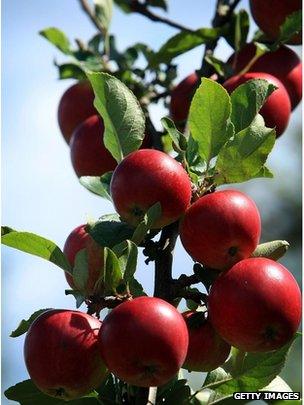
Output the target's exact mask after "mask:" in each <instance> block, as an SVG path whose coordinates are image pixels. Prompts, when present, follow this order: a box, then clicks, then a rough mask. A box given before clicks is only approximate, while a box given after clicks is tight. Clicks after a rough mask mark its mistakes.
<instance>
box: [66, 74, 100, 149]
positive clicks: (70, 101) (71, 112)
mask: <svg viewBox="0 0 304 405" xmlns="http://www.w3.org/2000/svg"><path fill="white" fill-rule="evenodd" d="M96 113H97V112H96V109H95V108H94V92H93V89H92V87H91V85H90V83H89V82H88V81H87V80H84V81H81V82H78V83H76V84H74V85H73V86H71V87H69V88H68V89H67V90H66V92H65V93H64V94H63V96H62V97H61V100H60V103H59V106H58V124H59V127H60V130H61V132H62V135H63V136H64V139H65V140H66V141H67V143H69V142H70V139H71V136H72V133H73V131H74V130H75V128H76V127H77V126H78V125H79V124H80V123H81V122H82V121H84V120H85V119H86V118H88V117H90V116H91V115H94V114H96Z"/></svg>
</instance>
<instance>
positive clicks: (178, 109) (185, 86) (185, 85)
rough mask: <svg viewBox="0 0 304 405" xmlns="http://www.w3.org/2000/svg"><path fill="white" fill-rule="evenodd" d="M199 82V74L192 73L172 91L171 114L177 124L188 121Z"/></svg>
mask: <svg viewBox="0 0 304 405" xmlns="http://www.w3.org/2000/svg"><path fill="white" fill-rule="evenodd" d="M198 81H199V78H198V76H197V74H196V73H192V74H191V75H189V76H187V77H186V78H185V79H184V80H182V81H181V82H180V83H179V84H178V85H177V86H176V87H175V88H174V89H173V90H172V92H171V103H170V114H171V117H172V119H173V120H174V121H175V122H177V123H179V122H182V121H185V120H186V119H187V117H188V114H189V110H190V104H191V100H192V97H193V94H194V91H195V88H196V86H197V84H198Z"/></svg>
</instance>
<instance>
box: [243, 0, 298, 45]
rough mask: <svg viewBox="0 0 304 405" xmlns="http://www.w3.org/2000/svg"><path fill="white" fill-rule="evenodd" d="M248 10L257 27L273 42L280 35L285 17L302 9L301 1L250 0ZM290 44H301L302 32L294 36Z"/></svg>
mask: <svg viewBox="0 0 304 405" xmlns="http://www.w3.org/2000/svg"><path fill="white" fill-rule="evenodd" d="M250 9H251V14H252V17H253V18H254V21H255V22H256V24H257V25H258V27H259V28H260V29H261V30H262V31H263V32H264V33H265V34H266V35H267V37H268V38H269V39H270V40H272V41H275V40H276V39H277V38H278V37H279V34H280V26H281V25H282V24H283V23H284V21H285V19H286V17H288V16H289V15H290V14H292V13H294V12H295V11H299V10H301V9H302V1H301V0H250ZM289 43H290V44H293V45H300V44H301V43H302V32H300V33H299V34H297V35H295V36H294V37H293V38H292V39H291V40H290V41H289Z"/></svg>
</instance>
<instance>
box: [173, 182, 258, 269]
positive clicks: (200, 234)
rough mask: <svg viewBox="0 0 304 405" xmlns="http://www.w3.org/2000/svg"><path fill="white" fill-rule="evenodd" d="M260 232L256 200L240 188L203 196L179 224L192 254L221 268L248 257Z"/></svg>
mask: <svg viewBox="0 0 304 405" xmlns="http://www.w3.org/2000/svg"><path fill="white" fill-rule="evenodd" d="M260 233H261V220H260V214H259V211H258V209H257V207H256V205H255V203H254V202H253V201H252V200H251V199H250V198H249V197H248V196H246V195H245V194H243V193H241V192H240V191H237V190H222V191H216V192H215V193H211V194H207V195H205V196H203V197H201V198H200V199H198V200H197V201H196V202H195V203H194V204H192V205H191V207H190V208H189V209H188V210H187V212H186V214H185V216H184V219H183V221H182V223H181V227H180V237H181V241H182V244H183V246H184V248H185V249H186V251H187V252H188V253H189V254H190V256H192V258H193V259H194V260H196V261H198V262H200V263H202V264H203V265H205V266H207V267H211V268H214V269H218V270H224V269H228V268H230V267H231V266H233V265H234V264H235V263H236V262H238V261H240V260H242V259H245V258H247V257H249V256H250V255H251V253H252V252H253V251H254V250H255V248H256V246H257V244H258V243H259V239H260Z"/></svg>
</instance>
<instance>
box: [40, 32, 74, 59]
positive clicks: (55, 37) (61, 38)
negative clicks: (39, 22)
mask: <svg viewBox="0 0 304 405" xmlns="http://www.w3.org/2000/svg"><path fill="white" fill-rule="evenodd" d="M39 34H40V35H41V36H42V37H44V38H46V39H47V40H48V41H49V42H50V43H51V44H53V45H55V46H56V48H58V49H59V50H60V51H61V52H63V53H64V54H66V55H69V54H70V53H71V52H72V51H71V44H70V41H69V39H68V38H67V36H66V35H65V33H64V32H62V31H60V30H59V29H58V28H55V27H50V28H45V29H44V30H42V31H40V32H39Z"/></svg>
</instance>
